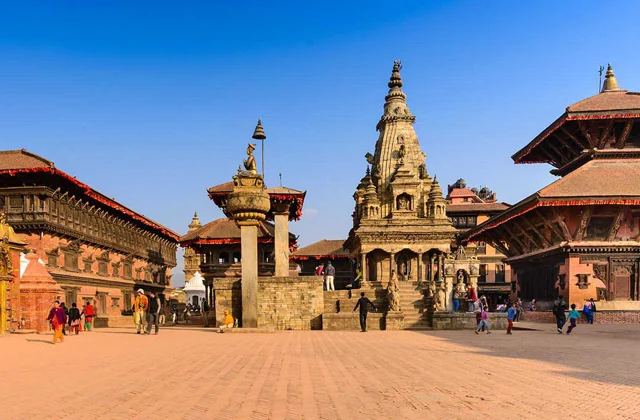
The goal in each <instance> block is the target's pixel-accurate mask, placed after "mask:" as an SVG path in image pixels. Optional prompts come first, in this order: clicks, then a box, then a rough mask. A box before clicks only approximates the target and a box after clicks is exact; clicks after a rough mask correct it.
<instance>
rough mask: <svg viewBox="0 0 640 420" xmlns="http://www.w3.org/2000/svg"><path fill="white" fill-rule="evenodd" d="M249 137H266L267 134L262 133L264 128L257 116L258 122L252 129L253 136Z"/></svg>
mask: <svg viewBox="0 0 640 420" xmlns="http://www.w3.org/2000/svg"><path fill="white" fill-rule="evenodd" d="M251 138H254V139H256V140H264V139H266V138H267V135H266V134H264V128H263V127H262V121H260V118H258V124H256V129H255V130H253V136H251Z"/></svg>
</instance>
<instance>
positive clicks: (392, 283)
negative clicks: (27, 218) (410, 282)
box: [387, 271, 400, 312]
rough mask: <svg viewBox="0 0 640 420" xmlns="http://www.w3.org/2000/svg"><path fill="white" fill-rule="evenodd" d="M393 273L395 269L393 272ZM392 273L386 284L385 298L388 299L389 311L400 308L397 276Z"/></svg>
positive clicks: (395, 310)
mask: <svg viewBox="0 0 640 420" xmlns="http://www.w3.org/2000/svg"><path fill="white" fill-rule="evenodd" d="M393 274H395V271H394V273H393ZM393 274H392V276H391V279H390V280H389V284H388V285H387V299H388V300H389V312H397V311H399V310H400V288H399V287H398V277H397V276H394V275H393Z"/></svg>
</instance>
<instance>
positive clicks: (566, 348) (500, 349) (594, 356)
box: [414, 323, 640, 386]
mask: <svg viewBox="0 0 640 420" xmlns="http://www.w3.org/2000/svg"><path fill="white" fill-rule="evenodd" d="M526 327H527V330H526V331H524V330H520V331H517V330H515V331H514V332H513V335H506V334H505V332H504V330H502V331H501V330H496V331H493V333H492V334H490V335H486V334H480V335H476V334H474V332H473V331H472V330H465V331H414V333H418V334H426V335H431V336H433V337H438V338H441V339H445V340H448V341H452V342H454V343H456V344H459V345H463V346H466V347H469V348H471V349H472V348H476V349H479V350H478V351H477V353H478V354H481V355H485V356H492V357H496V358H502V357H504V358H512V359H529V360H537V361H541V362H546V363H550V364H555V365H559V366H561V367H564V368H565V369H562V368H561V369H559V370H558V371H556V372H555V373H558V374H561V375H566V376H570V377H573V378H579V379H582V380H585V381H596V382H601V383H607V384H615V385H624V386H640V374H638V370H637V366H638V354H639V349H640V324H624V325H597V324H596V325H587V324H578V326H577V327H576V329H575V330H574V332H573V333H572V334H571V335H566V334H562V335H561V334H558V333H557V331H556V329H555V328H556V326H555V324H535V325H533V326H532V325H531V323H527V325H526ZM531 328H533V329H531ZM565 331H566V327H565ZM471 351H473V350H471ZM634 367H635V368H634Z"/></svg>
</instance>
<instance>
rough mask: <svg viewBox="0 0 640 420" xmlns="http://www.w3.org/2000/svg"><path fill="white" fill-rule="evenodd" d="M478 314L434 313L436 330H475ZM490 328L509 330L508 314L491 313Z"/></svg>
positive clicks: (434, 327)
mask: <svg viewBox="0 0 640 420" xmlns="http://www.w3.org/2000/svg"><path fill="white" fill-rule="evenodd" d="M476 325H477V324H476V314H474V313H468V312H467V313H459V312H458V313H456V312H434V313H433V329H434V330H475V329H476ZM489 326H490V327H491V329H492V330H506V329H507V314H505V313H489Z"/></svg>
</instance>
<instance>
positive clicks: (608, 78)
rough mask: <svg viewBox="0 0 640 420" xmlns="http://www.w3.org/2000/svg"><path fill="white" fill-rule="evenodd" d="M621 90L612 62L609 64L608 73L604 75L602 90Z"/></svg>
mask: <svg viewBox="0 0 640 420" xmlns="http://www.w3.org/2000/svg"><path fill="white" fill-rule="evenodd" d="M617 90H621V89H620V87H619V86H618V81H617V80H616V75H615V74H614V73H613V69H612V68H611V63H609V65H608V66H607V73H606V74H605V76H604V83H603V84H602V92H611V91H617Z"/></svg>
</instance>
